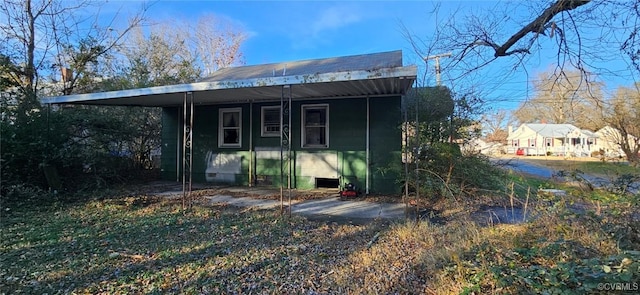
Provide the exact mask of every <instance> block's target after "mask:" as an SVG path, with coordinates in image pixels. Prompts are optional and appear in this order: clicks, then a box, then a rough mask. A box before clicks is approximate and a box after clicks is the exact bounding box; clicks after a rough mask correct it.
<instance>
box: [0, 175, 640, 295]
mask: <svg viewBox="0 0 640 295" xmlns="http://www.w3.org/2000/svg"><path fill="white" fill-rule="evenodd" d="M514 187H517V186H515V185H514ZM519 197H522V196H519ZM84 199H85V200H86V201H84V202H74V203H71V204H66V205H65V206H53V207H47V208H48V209H47V210H40V209H39V208H38V206H29V207H24V208H22V209H21V210H10V211H8V212H5V213H6V214H5V215H4V216H3V218H2V227H1V230H2V239H1V241H0V251H2V256H1V257H0V264H1V266H2V267H0V293H20V292H22V293H49V294H56V293H151V294H160V293H181V294H202V293H216V294H248V293H252V294H283V293H287V294H292V293H297V294H300V293H302V294H346V293H352V294H391V293H394V294H395V293H398V294H492V293H493V294H525V293H544V292H547V293H563V294H582V293H589V292H595V293H598V292H606V291H607V290H604V289H603V288H601V286H602V285H598V284H601V283H621V284H626V283H633V282H638V280H639V279H640V277H639V273H640V233H639V231H638V229H640V224H639V220H638V218H636V217H637V216H635V215H634V213H635V211H633V209H632V208H633V207H630V205H629V203H628V200H624V199H619V200H618V199H615V200H610V201H609V202H608V203H601V204H600V206H597V203H594V202H591V203H590V202H585V201H584V200H583V199H579V198H577V197H576V196H574V195H572V194H566V195H564V196H563V195H545V196H543V195H540V196H537V195H535V194H534V195H532V196H531V197H530V199H529V203H528V206H529V208H530V209H529V210H530V211H531V213H530V216H531V218H529V219H527V220H528V221H527V222H521V223H515V224H493V225H490V226H482V225H479V224H478V223H477V222H476V221H474V219H473V218H472V216H471V215H470V214H469V210H461V209H457V210H455V208H447V210H442V214H443V215H444V216H443V217H444V219H445V220H446V222H445V223H443V224H432V223H430V222H428V221H426V220H424V221H418V222H416V221H413V220H412V221H406V222H398V223H394V224H390V225H389V224H388V223H383V222H378V221H372V222H371V223H369V224H366V225H351V224H337V223H331V222H320V221H312V220H307V219H305V218H303V217H299V216H293V217H292V218H287V217H282V216H280V215H279V214H278V213H277V212H275V211H269V210H252V209H242V208H234V207H230V206H210V205H208V204H206V203H205V202H204V199H200V200H198V201H199V202H195V203H194V206H193V207H192V208H191V209H189V210H188V211H186V212H185V211H183V210H182V208H181V204H180V201H179V200H171V199H166V198H162V197H156V196H151V195H131V194H129V193H127V194H126V195H125V196H121V195H116V196H115V197H108V196H100V197H96V198H84ZM514 204H515V202H514ZM442 206H446V204H442ZM449 206H465V205H464V204H461V203H450V204H449ZM442 209H445V208H444V207H443V208H442ZM467 209H469V208H467ZM599 286H600V287H599ZM625 286H630V287H633V285H625Z"/></svg>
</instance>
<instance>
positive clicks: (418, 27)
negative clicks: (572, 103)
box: [104, 0, 634, 109]
mask: <svg viewBox="0 0 640 295" xmlns="http://www.w3.org/2000/svg"><path fill="white" fill-rule="evenodd" d="M142 3H143V2H141V1H113V2H111V3H110V4H109V5H111V6H112V8H114V7H118V8H120V7H122V8H124V11H135V10H136V9H137V8H139V6H140V5H141V4H142ZM151 3H152V5H151V7H150V9H149V11H148V12H147V14H146V15H147V17H148V18H150V19H152V20H159V21H162V20H166V19H171V18H179V19H183V20H184V19H193V20H196V19H198V17H199V16H201V15H204V14H211V13H213V14H215V15H217V16H220V17H224V18H226V19H228V20H229V21H231V22H233V23H234V24H236V25H237V26H239V27H240V28H242V29H243V30H244V31H245V32H246V33H247V34H248V39H247V40H246V41H245V43H244V45H243V47H242V52H243V55H244V61H245V64H247V65H252V64H262V63H273V62H283V61H293V60H302V59H314V58H323V57H332V56H344V55H355V54H366V53H374V52H382V51H390V50H398V49H401V50H403V53H404V63H405V65H409V64H416V65H418V66H419V71H420V73H419V74H418V76H421V75H422V72H423V71H424V70H425V62H424V61H423V60H422V57H421V56H418V55H417V54H416V53H415V52H414V51H413V49H412V46H411V44H410V43H409V41H408V40H407V38H406V37H405V36H404V35H403V32H402V27H403V26H404V27H406V28H408V29H409V30H410V31H411V33H412V34H414V35H416V36H419V37H426V36H429V35H430V34H433V28H434V22H435V20H434V18H433V15H432V14H431V12H432V11H433V9H434V8H435V6H436V3H434V2H430V1H205V0H201V1H166V0H160V1H155V2H151ZM495 5H502V4H501V3H500V2H497V1H443V2H442V3H441V7H440V14H439V15H440V16H441V17H442V16H444V17H446V16H447V15H448V14H449V13H453V12H454V11H456V12H458V14H457V16H458V17H463V16H464V15H465V14H468V13H474V12H477V11H482V10H490V9H492V8H493V7H494V6H495ZM106 11H108V10H105V11H104V12H106ZM114 11H115V10H114ZM514 30H515V28H514ZM512 33H513V32H505V35H510V34H512ZM454 54H455V53H454ZM554 55H555V52H554V51H546V52H545V51H541V52H538V53H536V55H534V56H533V57H532V58H531V59H530V61H529V66H528V67H527V69H526V71H525V70H516V71H514V72H512V73H510V74H509V75H504V74H503V72H504V69H505V67H508V64H507V63H506V62H507V61H506V59H505V60H500V61H498V62H495V64H494V65H492V66H491V67H488V68H487V69H485V70H483V71H482V72H479V73H478V75H476V76H475V77H470V78H469V79H473V80H474V81H472V82H467V81H466V80H465V81H460V80H453V76H455V75H454V74H453V73H446V72H445V73H443V82H444V84H445V85H448V84H456V83H457V85H461V84H464V83H474V84H478V85H483V86H484V88H485V89H484V90H483V92H482V93H483V95H484V96H485V97H486V99H488V100H495V101H499V105H498V106H497V107H496V108H507V109H513V108H515V107H517V105H518V104H519V103H520V102H522V101H524V100H526V99H529V98H530V97H531V96H532V95H533V92H532V87H531V83H529V81H530V80H531V79H536V78H537V74H538V73H540V72H542V71H545V70H547V69H549V67H550V65H551V64H552V63H553V62H554V61H555V58H554ZM443 62H446V61H443ZM608 66H610V67H612V69H613V70H614V71H620V69H624V68H626V67H627V65H626V64H625V63H623V62H621V61H617V60H614V61H612V62H610V63H609V65H608ZM432 67H433V64H430V65H429V68H427V69H428V71H430V72H427V76H428V77H430V78H428V83H430V84H434V81H435V80H434V79H433V78H432V77H433V75H432V74H433V68H432ZM601 79H603V80H605V82H606V83H607V85H608V86H609V87H617V86H618V85H626V86H630V85H631V84H632V83H633V79H634V77H633V76H631V74H624V75H623V77H622V78H620V77H601ZM448 86H454V88H455V86H456V85H448Z"/></svg>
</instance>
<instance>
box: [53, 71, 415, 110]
mask: <svg viewBox="0 0 640 295" xmlns="http://www.w3.org/2000/svg"><path fill="white" fill-rule="evenodd" d="M416 75H417V67H416V66H415V65H412V66H405V67H395V68H382V69H375V70H358V71H343V72H332V73H318V74H309V75H292V76H274V77H261V78H252V79H242V80H229V81H210V82H196V83H190V84H177V85H167V86H156V87H148V88H136V89H128V90H118V91H107V92H97V93H87V94H74V95H64V96H52V97H45V98H43V99H42V103H45V104H63V103H79V102H87V101H96V100H108V99H118V98H124V97H136V96H149V95H156V94H167V93H183V92H198V91H211V90H222V89H237V88H254V87H269V86H280V85H302V84H313V83H329V82H345V81H356V80H376V79H388V78H400V79H403V78H405V79H413V80H415V79H416Z"/></svg>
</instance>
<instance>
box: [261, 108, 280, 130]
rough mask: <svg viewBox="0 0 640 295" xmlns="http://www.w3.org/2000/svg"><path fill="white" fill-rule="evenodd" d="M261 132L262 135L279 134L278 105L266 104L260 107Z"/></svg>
mask: <svg viewBox="0 0 640 295" xmlns="http://www.w3.org/2000/svg"><path fill="white" fill-rule="evenodd" d="M260 117H261V120H260V122H261V124H260V127H261V132H260V135H261V136H262V137H276V136H280V107H279V106H268V107H262V109H261V116H260Z"/></svg>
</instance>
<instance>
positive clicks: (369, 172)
mask: <svg viewBox="0 0 640 295" xmlns="http://www.w3.org/2000/svg"><path fill="white" fill-rule="evenodd" d="M370 115H371V114H370V106H369V96H367V147H366V150H367V151H366V161H367V171H366V185H365V192H366V194H367V195H368V194H369V185H370V178H371V167H370V165H371V156H370V153H371V149H370V147H369V145H370V144H371V143H370V136H369V133H370V132H371V130H370V128H371V126H370V123H371V120H370Z"/></svg>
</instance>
